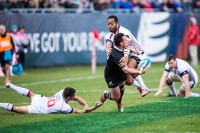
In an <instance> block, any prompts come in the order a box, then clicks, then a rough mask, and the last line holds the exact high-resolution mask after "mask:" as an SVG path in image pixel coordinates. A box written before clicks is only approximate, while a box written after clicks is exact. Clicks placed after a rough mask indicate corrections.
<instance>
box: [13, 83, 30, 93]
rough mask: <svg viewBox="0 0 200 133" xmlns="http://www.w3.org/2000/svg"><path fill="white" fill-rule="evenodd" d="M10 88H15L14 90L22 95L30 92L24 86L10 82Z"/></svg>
mask: <svg viewBox="0 0 200 133" xmlns="http://www.w3.org/2000/svg"><path fill="white" fill-rule="evenodd" d="M10 88H11V89H13V90H15V91H16V92H18V93H19V94H21V95H23V96H28V94H29V93H30V90H28V89H26V88H22V87H19V86H15V85H14V84H12V83H10Z"/></svg>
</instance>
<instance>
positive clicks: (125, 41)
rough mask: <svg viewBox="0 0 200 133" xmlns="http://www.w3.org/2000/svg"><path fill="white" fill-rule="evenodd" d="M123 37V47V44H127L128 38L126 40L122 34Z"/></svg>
mask: <svg viewBox="0 0 200 133" xmlns="http://www.w3.org/2000/svg"><path fill="white" fill-rule="evenodd" d="M122 38H123V41H122V43H123V46H124V47H125V46H127V45H128V44H127V43H128V40H127V38H126V37H125V36H123V37H122Z"/></svg>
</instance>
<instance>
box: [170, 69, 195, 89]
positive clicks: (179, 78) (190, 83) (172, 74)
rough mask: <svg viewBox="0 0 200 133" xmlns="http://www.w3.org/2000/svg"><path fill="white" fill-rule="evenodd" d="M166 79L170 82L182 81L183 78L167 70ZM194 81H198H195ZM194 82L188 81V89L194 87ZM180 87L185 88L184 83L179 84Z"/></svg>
mask: <svg viewBox="0 0 200 133" xmlns="http://www.w3.org/2000/svg"><path fill="white" fill-rule="evenodd" d="M174 78H175V79H174ZM167 80H170V81H171V82H182V83H183V80H182V79H181V77H179V76H178V75H176V74H174V73H173V72H169V74H168V77H167ZM196 82H198V81H196ZM196 82H195V81H189V85H190V90H193V89H194V87H195V86H196V84H197V83H196ZM181 89H182V90H185V85H184V84H182V85H181Z"/></svg>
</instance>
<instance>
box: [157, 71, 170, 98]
mask: <svg viewBox="0 0 200 133" xmlns="http://www.w3.org/2000/svg"><path fill="white" fill-rule="evenodd" d="M168 74H169V72H167V71H164V72H163V75H162V77H161V79H160V85H159V88H158V91H157V92H156V94H155V95H154V96H158V95H160V94H161V93H163V87H164V85H165V82H166V80H167V76H168Z"/></svg>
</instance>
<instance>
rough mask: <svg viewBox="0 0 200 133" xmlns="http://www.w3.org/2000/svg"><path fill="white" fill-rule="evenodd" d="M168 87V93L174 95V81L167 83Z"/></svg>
mask: <svg viewBox="0 0 200 133" xmlns="http://www.w3.org/2000/svg"><path fill="white" fill-rule="evenodd" d="M168 86H169V89H170V95H176V88H175V86H174V83H172V84H171V85H168Z"/></svg>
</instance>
